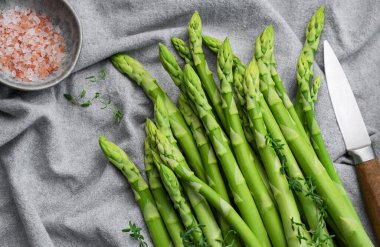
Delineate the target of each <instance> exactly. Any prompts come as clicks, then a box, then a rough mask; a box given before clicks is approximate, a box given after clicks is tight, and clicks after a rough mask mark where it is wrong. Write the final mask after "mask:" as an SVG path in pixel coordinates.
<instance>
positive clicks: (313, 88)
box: [310, 76, 321, 104]
mask: <svg viewBox="0 0 380 247" xmlns="http://www.w3.org/2000/svg"><path fill="white" fill-rule="evenodd" d="M320 87H321V77H320V76H317V78H315V80H314V82H313V85H312V86H311V88H310V97H311V100H312V101H313V103H314V104H315V103H316V102H317V99H318V92H319V88H320Z"/></svg>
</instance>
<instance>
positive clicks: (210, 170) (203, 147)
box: [178, 94, 238, 246]
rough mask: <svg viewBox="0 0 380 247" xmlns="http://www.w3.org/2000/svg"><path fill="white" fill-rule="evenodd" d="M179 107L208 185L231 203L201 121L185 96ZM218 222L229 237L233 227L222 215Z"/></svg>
mask: <svg viewBox="0 0 380 247" xmlns="http://www.w3.org/2000/svg"><path fill="white" fill-rule="evenodd" d="M178 106H179V109H180V111H181V112H182V115H183V116H184V118H185V120H186V122H187V124H188V125H189V127H190V129H191V131H192V133H193V136H194V139H195V141H196V142H197V145H198V150H199V153H200V154H201V157H202V161H203V165H204V168H205V171H206V174H207V183H208V185H209V186H210V187H211V188H212V189H213V190H215V191H216V192H217V193H218V194H219V195H220V196H221V197H222V198H223V199H224V200H225V201H226V202H228V203H230V199H229V197H228V193H227V189H226V187H225V185H224V181H223V177H222V174H221V173H220V171H219V166H218V160H217V158H216V155H215V153H214V150H213V148H212V146H211V143H210V142H209V140H208V137H207V134H206V132H205V130H204V128H203V126H202V123H201V121H200V120H199V118H198V117H197V116H196V114H195V113H194V112H193V110H192V109H191V107H190V102H189V100H188V99H187V97H186V96H185V95H184V94H180V95H179V96H178ZM217 220H218V223H219V226H220V228H221V230H222V234H223V237H224V238H226V237H228V234H229V233H230V232H231V227H230V226H229V224H228V223H227V221H226V220H225V219H224V218H223V216H222V215H218V217H217ZM225 242H227V243H226V244H227V245H229V244H231V243H234V246H238V240H237V239H236V238H234V237H233V236H232V237H229V238H228V239H227V241H225Z"/></svg>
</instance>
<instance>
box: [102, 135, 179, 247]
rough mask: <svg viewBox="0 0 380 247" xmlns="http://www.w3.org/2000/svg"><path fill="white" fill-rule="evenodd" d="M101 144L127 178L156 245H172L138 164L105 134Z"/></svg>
mask: <svg viewBox="0 0 380 247" xmlns="http://www.w3.org/2000/svg"><path fill="white" fill-rule="evenodd" d="M99 145H100V148H101V149H102V151H103V153H104V155H105V156H106V158H107V159H108V160H109V161H110V162H111V163H112V164H113V165H115V167H116V168H118V169H119V170H120V171H121V172H122V173H123V175H124V176H125V177H126V178H127V180H128V182H129V184H130V186H131V188H132V191H133V194H134V196H135V199H136V201H137V203H138V205H139V207H140V209H141V212H142V214H143V216H144V220H145V223H146V225H147V227H148V231H149V234H150V237H151V239H152V241H153V243H154V245H155V246H168V247H169V246H172V242H171V240H170V237H169V234H168V232H167V230H166V228H165V225H164V222H163V221H162V219H161V216H160V213H159V212H158V210H157V207H156V203H155V201H154V199H153V196H152V193H151V192H150V190H149V187H148V185H147V183H146V182H145V180H144V179H143V177H142V176H141V174H140V171H139V170H138V169H137V167H136V165H135V164H133V163H132V161H131V160H130V159H129V158H128V156H127V154H126V153H125V152H124V151H123V150H122V149H121V148H119V147H118V146H117V145H115V144H114V143H112V142H110V141H107V139H106V137H105V136H100V137H99Z"/></svg>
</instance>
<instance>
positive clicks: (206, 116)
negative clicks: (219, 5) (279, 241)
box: [184, 65, 270, 246]
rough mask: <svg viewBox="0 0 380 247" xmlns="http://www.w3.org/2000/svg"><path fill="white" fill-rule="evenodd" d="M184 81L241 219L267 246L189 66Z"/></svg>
mask: <svg viewBox="0 0 380 247" xmlns="http://www.w3.org/2000/svg"><path fill="white" fill-rule="evenodd" d="M184 82H185V85H186V87H187V90H186V91H187V94H188V97H189V98H190V99H191V100H192V101H193V103H194V104H195V105H196V108H197V111H198V115H199V117H200V119H201V121H202V123H203V126H204V128H205V129H206V132H207V135H208V136H209V139H210V141H211V143H212V145H213V147H214V150H215V153H216V155H217V157H218V159H219V161H220V163H221V166H222V168H223V170H224V174H225V176H226V178H227V180H228V182H229V185H230V188H231V191H232V194H233V196H234V201H235V203H236V205H237V207H238V208H239V210H240V213H241V215H242V217H243V219H244V220H245V222H246V223H247V224H248V226H249V227H250V228H251V230H252V231H253V232H254V233H255V235H256V237H258V238H259V240H260V242H261V243H262V245H263V246H270V241H269V238H268V235H267V232H266V231H265V228H264V224H263V222H262V220H261V217H260V214H259V212H258V210H257V207H256V204H255V202H254V200H253V199H252V196H251V194H250V191H249V189H248V186H247V183H246V181H245V179H244V177H243V174H242V173H241V171H240V169H239V166H238V164H237V162H236V159H235V157H234V155H233V153H232V150H231V149H230V147H229V145H228V142H227V141H226V139H225V137H224V135H223V134H222V129H221V127H220V125H219V123H218V122H217V121H216V119H215V118H214V117H213V115H212V114H211V106H210V105H209V104H208V102H207V99H206V95H205V94H204V92H203V89H202V86H201V82H200V80H199V78H198V76H197V74H196V73H195V71H194V70H193V69H192V67H191V66H190V65H185V69H184Z"/></svg>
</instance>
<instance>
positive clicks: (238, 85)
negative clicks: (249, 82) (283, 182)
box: [203, 36, 274, 199]
mask: <svg viewBox="0 0 380 247" xmlns="http://www.w3.org/2000/svg"><path fill="white" fill-rule="evenodd" d="M203 41H204V42H205V43H206V45H207V46H208V47H209V49H210V50H211V51H212V52H214V53H218V51H219V48H220V47H221V46H222V44H223V42H222V41H220V40H218V39H216V38H213V37H211V36H203ZM233 67H234V75H233V84H234V91H235V94H236V96H237V99H238V104H237V108H238V112H239V117H240V121H241V122H242V125H243V126H242V127H243V130H244V135H245V137H246V140H247V141H248V143H249V144H250V145H251V146H252V148H253V149H255V151H257V149H256V144H255V141H254V136H253V133H252V131H251V128H250V122H249V119H248V117H247V116H248V115H247V113H246V111H245V97H244V96H243V85H242V82H243V78H244V72H245V65H244V64H243V63H242V62H241V61H240V59H239V58H238V57H237V56H236V55H233ZM257 169H258V171H259V173H260V176H261V178H262V179H263V180H264V183H265V186H266V187H267V190H268V191H270V186H269V183H268V180H267V179H266V175H265V171H264V170H263V168H262V166H258V167H257ZM270 195H271V197H272V199H274V198H273V195H272V194H270Z"/></svg>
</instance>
